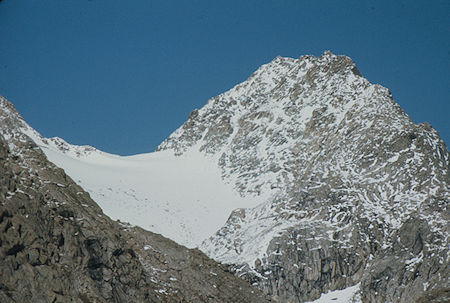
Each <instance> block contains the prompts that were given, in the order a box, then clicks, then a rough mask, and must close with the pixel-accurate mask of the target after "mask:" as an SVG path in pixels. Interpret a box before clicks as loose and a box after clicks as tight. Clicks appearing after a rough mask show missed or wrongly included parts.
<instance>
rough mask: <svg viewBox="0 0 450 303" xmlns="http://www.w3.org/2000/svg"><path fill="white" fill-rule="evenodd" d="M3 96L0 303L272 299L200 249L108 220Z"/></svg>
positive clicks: (0, 103)
mask: <svg viewBox="0 0 450 303" xmlns="http://www.w3.org/2000/svg"><path fill="white" fill-rule="evenodd" d="M23 123H24V122H23V119H22V118H21V117H20V116H19V115H18V114H17V113H16V112H15V110H14V108H13V107H12V105H11V104H10V103H9V102H7V101H6V100H5V99H3V98H0V230H1V233H0V301H1V302H84V303H87V302H239V301H243V302H269V301H270V299H268V298H267V297H266V296H265V295H263V294H262V293H261V292H260V291H259V290H258V289H256V288H254V287H252V286H250V285H249V284H248V283H247V282H245V281H244V280H242V279H239V278H236V277H235V276H234V275H233V274H232V273H230V272H228V269H227V268H226V267H224V266H222V265H219V264H217V263H216V262H214V261H213V260H211V259H209V258H207V257H206V256H205V255H204V254H203V253H201V252H200V251H199V250H196V249H194V250H190V249H187V248H185V247H182V246H180V245H178V244H176V243H174V242H173V241H171V240H168V239H166V238H164V237H162V236H160V235H157V234H153V233H150V232H148V231H144V230H142V229H141V228H139V227H132V226H130V225H128V224H124V223H120V222H114V221H112V220H111V219H109V218H108V217H107V216H106V215H105V214H103V212H102V210H101V209H100V208H99V207H98V205H97V204H96V203H95V202H94V201H92V200H91V199H90V197H89V194H88V193H86V192H85V191H84V190H83V189H82V188H81V187H79V186H78V185H76V184H75V183H74V182H73V181H72V179H71V178H70V177H68V176H67V175H66V174H65V173H64V171H63V170H62V169H60V168H58V167H56V166H55V165H54V164H52V163H51V162H49V161H48V160H47V159H46V157H45V155H44V153H43V152H42V151H41V150H40V149H39V147H38V146H37V145H36V144H35V142H34V141H33V140H31V139H30V138H29V137H28V136H26V135H24V134H23V133H22V132H21V131H20V128H21V127H22V125H23Z"/></svg>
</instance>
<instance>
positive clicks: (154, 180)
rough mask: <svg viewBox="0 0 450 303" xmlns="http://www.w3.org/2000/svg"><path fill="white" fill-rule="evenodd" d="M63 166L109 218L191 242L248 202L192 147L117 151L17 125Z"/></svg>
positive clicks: (254, 201) (211, 160) (249, 200)
mask: <svg viewBox="0 0 450 303" xmlns="http://www.w3.org/2000/svg"><path fill="white" fill-rule="evenodd" d="M22 131H23V132H24V133H26V134H27V135H28V136H30V137H31V138H32V139H33V140H34V141H35V142H36V143H37V144H38V146H39V147H40V148H41V149H42V150H43V151H44V152H45V154H46V156H47V157H48V158H49V160H50V161H52V162H53V163H55V164H56V165H58V166H59V167H62V168H64V170H65V171H66V173H67V174H68V175H69V176H71V178H72V179H74V181H75V182H77V183H78V184H79V185H80V186H82V187H83V188H84V189H85V190H86V191H87V192H89V194H90V195H91V197H92V198H93V199H94V200H95V201H96V202H97V203H98V204H99V205H100V207H101V208H102V209H103V211H104V212H105V214H107V215H108V216H110V217H111V218H113V219H119V220H121V221H126V222H129V223H131V224H133V225H138V226H140V227H142V228H144V229H147V230H150V231H152V232H156V233H160V234H162V235H164V236H165V237H168V238H170V239H172V240H174V241H176V242H178V243H180V244H182V245H185V246H187V247H191V248H192V247H196V246H198V245H199V244H200V243H201V242H202V241H203V240H204V239H206V238H208V237H209V236H211V235H212V234H213V233H214V232H216V231H217V230H218V229H219V228H220V227H222V226H223V225H224V224H225V222H226V220H227V218H228V216H229V214H230V213H231V212H232V210H234V209H236V208H240V207H253V206H255V205H257V204H258V202H259V201H260V199H261V197H259V198H258V199H256V198H252V197H247V198H242V197H240V196H239V194H238V193H237V192H235V191H233V190H232V188H231V186H229V185H226V184H225V183H224V182H223V181H222V178H221V172H220V169H219V168H218V166H217V164H215V163H217V159H214V158H213V157H211V158H207V159H205V157H204V155H201V154H200V153H199V152H197V151H196V150H195V149H193V150H191V152H190V153H186V154H184V155H182V156H174V155H173V152H171V151H160V152H154V153H148V154H141V155H135V156H118V155H113V154H108V153H105V152H102V151H99V150H97V149H95V148H92V147H89V146H84V147H83V146H75V145H71V144H68V143H67V142H65V141H64V140H62V139H60V138H51V139H46V138H43V137H42V136H40V135H39V134H38V133H37V132H36V131H35V130H33V129H32V128H31V127H29V126H27V125H26V126H25V127H24V129H23V130H22Z"/></svg>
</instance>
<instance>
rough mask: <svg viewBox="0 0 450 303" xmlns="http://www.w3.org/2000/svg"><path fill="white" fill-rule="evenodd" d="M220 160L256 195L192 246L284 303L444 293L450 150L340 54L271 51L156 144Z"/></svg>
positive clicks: (230, 178)
mask: <svg viewBox="0 0 450 303" xmlns="http://www.w3.org/2000/svg"><path fill="white" fill-rule="evenodd" d="M193 148H199V149H200V151H202V152H203V153H205V155H215V156H216V157H217V158H218V159H219V161H218V165H219V166H220V167H221V169H222V172H223V178H224V180H225V181H227V182H229V183H232V184H234V185H235V188H236V189H237V190H238V191H239V192H240V193H241V194H242V195H243V196H246V195H257V196H261V197H263V198H264V201H265V202H264V203H262V204H261V205H259V206H258V207H255V208H252V209H240V210H236V211H235V212H233V213H232V214H231V216H230V218H229V220H228V222H227V223H226V225H225V226H224V227H223V228H222V229H220V230H219V231H218V232H217V233H216V235H215V236H213V237H211V238H210V239H208V240H206V241H205V242H204V243H203V244H202V245H201V247H200V248H201V249H202V250H203V251H204V252H206V253H207V254H208V255H209V256H211V257H213V258H215V259H216V260H218V261H220V262H224V263H227V264H230V266H231V267H232V268H234V269H235V270H236V271H237V274H238V275H240V276H243V277H245V278H246V279H247V280H249V281H250V282H252V283H253V284H254V285H258V286H259V287H260V288H262V289H263V290H264V291H265V292H267V293H268V294H270V295H272V296H273V297H275V298H278V299H280V301H282V302H302V301H304V300H311V299H315V298H317V297H319V295H320V294H321V293H324V292H327V291H328V290H335V289H342V288H345V287H348V286H351V285H355V284H356V283H361V284H360V289H361V290H360V294H359V296H360V298H361V300H362V301H363V302H414V301H416V300H419V301H420V300H422V299H423V298H424V296H425V297H426V296H427V295H428V294H430V293H434V294H436V293H438V294H440V295H441V296H442V297H445V296H447V295H448V289H449V287H450V285H449V264H448V261H449V255H448V252H449V240H448V234H449V224H448V222H449V212H448V203H449V200H450V199H449V198H450V190H449V181H450V173H449V171H450V170H449V158H450V157H449V152H448V149H447V147H446V146H445V144H444V143H443V141H442V140H441V139H440V138H439V135H438V134H437V132H436V131H435V130H434V129H433V128H432V127H431V126H430V125H428V124H427V123H423V124H414V123H413V122H411V121H410V119H409V118H408V116H407V115H406V114H405V113H404V112H403V111H402V109H401V108H400V107H399V106H398V105H397V104H396V103H395V102H394V101H393V99H392V96H391V93H390V92H389V91H388V90H387V89H386V88H383V87H381V86H380V85H374V84H371V83H369V82H368V81H367V80H366V79H364V78H363V77H362V76H361V74H360V72H359V71H358V70H357V68H356V66H355V64H354V63H353V62H352V60H350V59H349V58H348V57H345V56H335V55H333V54H331V53H330V52H325V53H324V54H323V55H322V56H321V57H318V58H316V57H313V56H302V57H300V58H299V59H291V58H281V57H277V58H276V59H274V60H273V61H272V62H270V63H269V64H266V65H263V66H262V67H260V68H259V69H258V70H257V71H256V72H255V73H254V74H253V75H251V77H250V78H249V79H248V80H247V81H245V82H243V83H241V84H239V85H237V86H235V87H234V88H233V89H231V90H230V91H228V92H225V93H223V94H221V95H219V96H217V97H215V98H213V99H211V100H209V101H208V103H207V104H206V105H205V106H204V107H203V108H202V109H200V110H195V111H193V112H192V113H191V115H190V116H189V118H188V120H187V122H186V123H185V124H184V125H182V126H181V127H180V128H179V129H178V130H176V131H175V132H174V133H173V134H172V135H171V136H170V137H169V138H168V139H167V140H165V141H164V142H163V143H162V144H161V145H160V146H159V147H158V150H173V151H174V153H176V154H183V153H185V152H186V151H188V150H190V149H193Z"/></svg>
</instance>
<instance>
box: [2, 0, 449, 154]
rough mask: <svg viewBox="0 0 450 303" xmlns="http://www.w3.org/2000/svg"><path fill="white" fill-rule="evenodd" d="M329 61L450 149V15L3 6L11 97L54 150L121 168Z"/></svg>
mask: <svg viewBox="0 0 450 303" xmlns="http://www.w3.org/2000/svg"><path fill="white" fill-rule="evenodd" d="M325 50H331V51H332V52H333V53H335V54H345V55H347V56H349V57H351V58H352V59H353V60H354V61H355V63H356V64H357V66H358V69H359V70H360V71H361V73H362V74H363V75H364V76H365V77H366V78H367V79H368V80H369V81H371V82H372V83H379V84H381V85H383V86H386V87H388V88H389V89H390V90H391V92H392V94H393V96H394V99H395V101H396V102H397V103H399V104H400V106H401V107H402V108H403V109H404V110H405V111H406V113H408V114H409V115H410V117H411V118H412V120H413V121H414V122H423V121H428V122H429V123H430V124H431V125H432V126H433V127H434V128H435V129H437V131H438V132H439V133H440V135H441V137H442V138H443V139H444V141H445V142H446V144H447V145H448V144H449V142H450V125H449V124H450V122H449V121H450V119H449V118H450V77H449V71H450V1H418V0H415V1H401V0H399V1H365V0H359V1H336V0H333V1H318V0H309V1H301V0H297V1H283V0H277V1H275V0H274V1H262V0H258V1H230V0H228V1H170V0H166V1H162V0H159V1H151V0H133V1H123V0H120V1H119V0H64V1H60V0H3V1H1V2H0V95H3V96H5V97H6V98H8V99H9V100H10V101H11V102H13V103H14V105H15V106H16V108H17V109H18V110H19V112H20V113H21V114H22V115H23V116H24V118H25V119H26V120H27V122H28V123H29V124H31V126H33V127H34V128H35V129H37V130H38V131H39V132H40V133H41V134H43V135H44V136H47V137H49V136H59V137H62V138H64V139H66V140H67V141H69V142H70V143H74V144H89V145H93V146H95V147H97V148H99V149H101V150H105V151H108V152H112V153H118V154H134V153H142V152H150V151H152V150H154V149H155V148H156V146H157V145H158V144H159V143H160V142H161V141H162V140H164V139H165V138H166V137H167V136H168V135H169V134H170V133H171V132H172V131H173V130H175V129H176V128H177V127H178V126H180V125H181V124H182V123H183V122H184V121H185V120H186V118H187V116H188V114H189V112H190V111H192V110H193V109H195V108H200V107H202V106H203V105H204V104H205V103H206V101H207V100H208V99H209V98H211V97H213V96H216V95H218V94H220V93H222V92H224V91H226V90H228V89H230V88H231V87H233V86H234V85H235V84H237V83H239V82H242V81H244V80H245V79H246V78H247V77H248V76H249V75H250V74H251V73H252V72H253V71H254V70H256V69H257V68H258V66H260V65H262V64H264V63H267V62H269V61H270V60H272V59H273V58H274V57H276V56H277V55H281V56H288V57H295V58H297V57H299V56H300V55H304V54H312V55H316V56H319V55H321V54H322V53H323V51H325Z"/></svg>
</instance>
